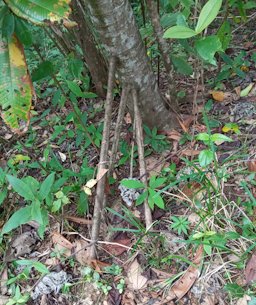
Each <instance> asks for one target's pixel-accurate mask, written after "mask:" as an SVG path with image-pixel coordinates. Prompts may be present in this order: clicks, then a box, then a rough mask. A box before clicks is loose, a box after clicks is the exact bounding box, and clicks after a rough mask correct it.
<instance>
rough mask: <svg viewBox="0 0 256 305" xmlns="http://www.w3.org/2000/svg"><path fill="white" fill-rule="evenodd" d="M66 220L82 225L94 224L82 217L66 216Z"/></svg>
mask: <svg viewBox="0 0 256 305" xmlns="http://www.w3.org/2000/svg"><path fill="white" fill-rule="evenodd" d="M65 218H66V219H67V220H69V221H72V222H75V223H78V224H80V225H91V224H92V223H93V221H92V220H91V219H85V218H82V217H75V216H65Z"/></svg>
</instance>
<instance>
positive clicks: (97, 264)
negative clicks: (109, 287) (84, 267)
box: [90, 259, 111, 273]
mask: <svg viewBox="0 0 256 305" xmlns="http://www.w3.org/2000/svg"><path fill="white" fill-rule="evenodd" d="M90 265H91V266H92V268H93V269H95V270H96V271H97V272H98V273H102V272H103V269H104V268H105V267H109V266H111V264H108V263H104V262H101V261H99V260H97V259H93V260H91V261H90Z"/></svg>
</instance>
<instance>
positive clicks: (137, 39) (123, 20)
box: [85, 0, 177, 129]
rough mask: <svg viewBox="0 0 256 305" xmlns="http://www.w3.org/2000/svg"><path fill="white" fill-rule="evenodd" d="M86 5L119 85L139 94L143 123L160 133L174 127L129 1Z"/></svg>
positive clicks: (109, 0)
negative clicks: (114, 64)
mask: <svg viewBox="0 0 256 305" xmlns="http://www.w3.org/2000/svg"><path fill="white" fill-rule="evenodd" d="M85 3H86V4H87V5H88V8H89V11H90V14H91V20H92V23H93V25H94V27H95V29H96V30H97V31H98V33H99V36H100V39H101V41H102V42H103V44H104V47H105V48H106V49H107V51H108V52H109V54H110V56H115V57H116V58H117V72H118V74H119V76H120V78H121V81H122V83H123V84H126V85H127V84H128V85H130V86H131V87H133V88H135V89H136V90H137V91H138V95H139V98H138V100H139V104H140V105H139V106H140V111H141V116H142V120H143V123H145V124H147V125H148V126H150V127H153V126H156V127H158V128H159V129H169V128H172V127H174V126H176V125H177V119H176V116H175V115H174V114H173V113H171V112H169V111H168V110H167V109H166V106H165V102H164V99H163V97H161V95H160V92H159V89H158V86H157V82H156V78H155V75H154V74H153V72H152V69H151V66H150V63H149V60H148V57H147V55H146V52H145V48H144V45H143V41H142V39H141V36H140V34H139V30H138V28H137V25H136V22H135V18H134V15H133V11H132V8H131V5H130V3H129V1H128V0H97V1H95V0H85ZM131 101H132V100H131ZM130 108H131V109H132V103H130Z"/></svg>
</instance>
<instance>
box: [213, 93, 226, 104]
mask: <svg viewBox="0 0 256 305" xmlns="http://www.w3.org/2000/svg"><path fill="white" fill-rule="evenodd" d="M210 94H211V95H212V97H213V99H214V100H215V101H217V102H223V101H224V98H225V95H224V92H223V91H211V92H210Z"/></svg>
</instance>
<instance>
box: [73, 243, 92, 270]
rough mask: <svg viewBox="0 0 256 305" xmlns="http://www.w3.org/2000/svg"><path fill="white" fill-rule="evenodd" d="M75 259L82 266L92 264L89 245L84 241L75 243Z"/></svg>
mask: <svg viewBox="0 0 256 305" xmlns="http://www.w3.org/2000/svg"><path fill="white" fill-rule="evenodd" d="M73 246H74V252H75V258H76V260H77V261H78V262H79V263H80V264H81V265H88V264H90V262H91V261H90V254H89V251H88V248H89V247H88V246H89V243H88V242H87V241H85V240H83V239H81V240H76V241H75V242H73Z"/></svg>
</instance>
